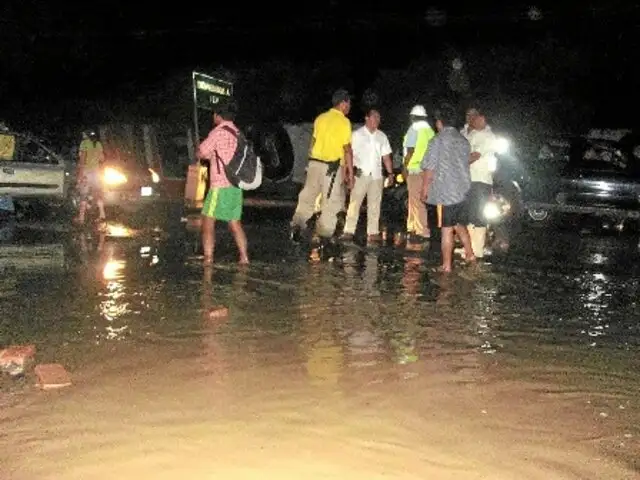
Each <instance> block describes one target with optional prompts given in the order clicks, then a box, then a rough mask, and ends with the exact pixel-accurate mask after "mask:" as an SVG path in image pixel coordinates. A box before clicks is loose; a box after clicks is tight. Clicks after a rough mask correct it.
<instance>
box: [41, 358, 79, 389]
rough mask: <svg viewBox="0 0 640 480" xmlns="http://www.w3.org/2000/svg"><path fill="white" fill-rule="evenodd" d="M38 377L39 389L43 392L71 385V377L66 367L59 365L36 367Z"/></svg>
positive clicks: (49, 364) (50, 364)
mask: <svg viewBox="0 0 640 480" xmlns="http://www.w3.org/2000/svg"><path fill="white" fill-rule="evenodd" d="M34 371H35V374H36V376H37V377H38V387H40V388H42V389H43V390H50V389H53V388H62V387H68V386H69V385H71V377H70V376H69V372H67V371H66V370H65V369H64V367H63V366H62V365H60V364H57V363H48V364H43V365H36V368H35V369H34Z"/></svg>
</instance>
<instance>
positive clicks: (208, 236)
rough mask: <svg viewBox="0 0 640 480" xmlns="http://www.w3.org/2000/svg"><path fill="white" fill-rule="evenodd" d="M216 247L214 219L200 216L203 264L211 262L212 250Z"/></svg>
mask: <svg viewBox="0 0 640 480" xmlns="http://www.w3.org/2000/svg"><path fill="white" fill-rule="evenodd" d="M215 247H216V219H215V218H213V217H207V216H205V215H203V216H202V249H203V251H204V264H205V265H211V264H212V263H213V252H214V250H215Z"/></svg>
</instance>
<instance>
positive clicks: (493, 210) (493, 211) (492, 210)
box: [483, 202, 500, 220]
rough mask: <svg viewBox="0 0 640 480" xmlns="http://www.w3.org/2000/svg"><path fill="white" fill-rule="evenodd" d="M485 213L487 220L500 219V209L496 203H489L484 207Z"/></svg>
mask: <svg viewBox="0 0 640 480" xmlns="http://www.w3.org/2000/svg"><path fill="white" fill-rule="evenodd" d="M483 213H484V217H485V218H486V219H487V220H495V219H496V218H499V217H500V207H499V206H498V204H497V203H496V202H487V204H486V205H485V206H484V211H483Z"/></svg>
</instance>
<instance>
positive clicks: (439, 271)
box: [436, 265, 451, 273]
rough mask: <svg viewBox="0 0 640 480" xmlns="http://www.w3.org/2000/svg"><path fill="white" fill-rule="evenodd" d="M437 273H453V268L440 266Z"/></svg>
mask: <svg viewBox="0 0 640 480" xmlns="http://www.w3.org/2000/svg"><path fill="white" fill-rule="evenodd" d="M436 272H437V273H451V267H445V266H444V265H440V266H439V267H438V268H436Z"/></svg>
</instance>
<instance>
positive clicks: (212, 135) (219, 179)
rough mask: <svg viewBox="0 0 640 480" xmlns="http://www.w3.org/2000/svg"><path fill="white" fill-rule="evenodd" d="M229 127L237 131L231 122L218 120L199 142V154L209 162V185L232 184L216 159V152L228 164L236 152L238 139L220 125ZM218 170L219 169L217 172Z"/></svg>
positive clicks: (228, 185) (226, 185)
mask: <svg viewBox="0 0 640 480" xmlns="http://www.w3.org/2000/svg"><path fill="white" fill-rule="evenodd" d="M225 126H228V127H231V128H233V129H234V130H235V131H238V127H236V126H235V125H234V124H233V122H229V121H224V122H220V123H219V124H218V125H217V126H216V128H214V129H213V130H211V132H209V135H208V136H207V138H206V139H205V140H204V141H203V142H202V143H201V144H200V156H201V157H202V158H206V159H208V160H209V161H210V162H211V167H210V176H211V183H210V186H211V187H221V188H224V187H231V186H232V184H231V182H229V180H228V179H227V175H226V174H225V173H224V169H223V168H222V166H221V165H218V162H217V160H216V153H217V155H218V156H219V157H220V160H222V163H224V164H225V165H226V164H228V163H229V162H230V161H231V159H232V158H233V154H234V153H236V148H237V147H238V139H237V138H236V137H234V136H233V135H232V134H231V132H228V131H227V130H226V129H224V128H222V127H225ZM218 170H220V171H219V172H218Z"/></svg>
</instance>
